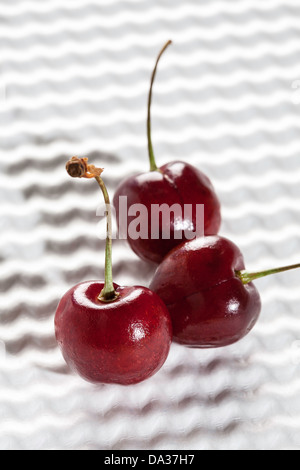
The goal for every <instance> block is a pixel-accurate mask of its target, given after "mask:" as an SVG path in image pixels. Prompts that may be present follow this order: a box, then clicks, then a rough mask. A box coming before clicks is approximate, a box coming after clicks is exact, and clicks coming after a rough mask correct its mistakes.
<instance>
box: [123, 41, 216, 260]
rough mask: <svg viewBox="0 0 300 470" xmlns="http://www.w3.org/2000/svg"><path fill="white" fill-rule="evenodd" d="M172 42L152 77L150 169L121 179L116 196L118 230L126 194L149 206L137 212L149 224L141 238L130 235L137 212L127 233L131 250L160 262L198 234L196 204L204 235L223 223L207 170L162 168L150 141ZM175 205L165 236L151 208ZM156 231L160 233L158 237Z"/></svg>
mask: <svg viewBox="0 0 300 470" xmlns="http://www.w3.org/2000/svg"><path fill="white" fill-rule="evenodd" d="M170 44H171V41H169V42H168V43H167V44H166V45H165V46H164V48H163V49H162V51H161V53H160V54H159V57H158V59H157V62H156V65H155V68H154V71H153V75H152V79H151V87H150V93H149V102H148V120H147V131H148V152H149V160H150V171H149V172H147V173H141V174H138V175H133V176H131V177H129V178H128V179H126V180H124V181H123V182H121V184H120V185H119V187H118V188H117V190H116V193H115V196H114V206H115V209H116V215H117V221H118V223H119V229H121V228H120V215H122V214H121V212H122V211H123V212H124V210H125V209H121V203H120V201H121V199H120V198H121V197H127V207H128V209H129V208H132V207H134V205H135V204H142V205H143V207H144V209H146V211H145V210H143V211H142V213H140V214H138V216H139V222H140V226H141V227H142V228H143V227H146V230H145V233H143V234H141V236H140V237H133V236H132V235H131V233H130V226H131V224H132V223H133V222H134V220H135V218H136V217H137V214H133V215H130V214H129V216H128V220H127V227H126V234H125V235H126V236H127V239H128V242H129V245H130V246H131V248H132V250H133V251H134V252H135V253H136V254H137V255H138V256H139V257H140V258H142V259H144V260H146V261H152V262H154V263H160V262H161V261H162V259H163V258H164V257H165V256H166V254H167V253H169V252H170V251H171V250H172V249H173V248H174V247H175V246H178V245H179V244H181V243H182V242H183V241H185V240H190V239H191V236H190V235H188V236H186V234H185V233H184V231H185V230H189V231H190V233H191V232H194V233H195V234H196V233H197V234H198V225H197V218H199V214H197V205H203V206H204V217H202V220H201V221H200V222H201V224H202V229H201V233H202V234H205V235H215V234H217V233H218V232H219V229H220V225H221V211H220V202H219V200H218V197H217V195H216V192H215V190H214V188H213V185H212V183H211V181H210V180H209V178H208V177H207V176H206V175H205V174H204V173H202V172H201V171H200V170H198V169H197V168H195V167H194V166H192V165H190V164H188V163H186V162H183V161H174V162H171V163H167V164H166V165H164V166H162V167H160V168H158V167H157V165H156V162H155V157H154V152H153V146H152V140H151V115H150V109H151V102H152V88H153V84H154V79H155V75H156V71H157V66H158V62H159V60H160V57H161V56H162V54H163V52H164V51H165V50H166V48H167V47H168V46H169V45H170ZM174 204H176V205H179V206H180V208H181V217H178V216H177V215H176V216H174V215H173V213H171V218H169V227H170V234H169V236H167V237H165V236H164V229H165V222H164V221H163V218H162V217H160V219H157V218H155V219H154V217H152V211H151V209H152V208H153V206H154V205H158V206H162V205H164V206H166V205H167V206H168V208H171V207H172V206H173V205H174ZM187 205H191V206H192V211H191V212H190V213H188V211H185V206H187ZM122 207H123V206H122ZM198 222H199V220H198ZM180 232H181V234H182V236H181V238H178V237H177V234H180ZM122 233H123V230H122ZM153 233H156V234H158V235H157V237H156V238H155V237H154V236H153Z"/></svg>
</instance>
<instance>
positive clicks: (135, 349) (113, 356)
mask: <svg viewBox="0 0 300 470" xmlns="http://www.w3.org/2000/svg"><path fill="white" fill-rule="evenodd" d="M67 170H68V172H69V174H70V175H71V176H73V177H85V178H95V179H96V180H97V182H98V184H99V186H100V188H101V190H102V192H103V195H104V199H105V203H106V210H107V240H106V258H105V259H106V262H105V281H104V282H103V281H90V282H83V283H81V284H79V285H77V286H75V287H73V288H72V289H70V290H69V291H68V292H67V293H66V294H65V295H64V297H63V298H62V300H61V302H60V304H59V306H58V309H57V312H56V315H55V334H56V339H57V341H58V344H59V346H60V348H61V351H62V354H63V356H64V358H65V360H66V362H67V363H68V365H69V366H70V367H71V368H72V369H73V370H74V371H76V372H77V373H78V374H79V375H80V376H81V377H83V378H84V379H86V380H88V381H91V382H94V383H116V384H122V385H130V384H136V383H138V382H141V381H143V380H145V379H147V378H149V377H150V376H152V375H153V374H154V373H156V372H157V371H158V370H159V369H160V368H161V366H162V365H163V364H164V362H165V360H166V358H167V356H168V353H169V349H170V345H171V341H172V326H171V320H170V315H169V313H168V310H167V308H166V306H165V305H164V304H163V302H162V301H161V299H160V298H159V297H158V295H157V294H155V293H154V292H152V291H150V290H149V289H147V288H145V287H139V286H137V287H120V286H118V285H116V284H114V283H113V280H112V259H111V255H112V252H111V250H112V217H111V207H110V201H109V196H108V193H107V190H106V187H105V184H104V182H103V180H102V178H101V177H100V175H101V173H102V170H100V169H97V168H95V167H94V166H91V165H88V161H87V159H78V158H76V157H74V158H73V159H72V160H71V161H70V162H68V164H67Z"/></svg>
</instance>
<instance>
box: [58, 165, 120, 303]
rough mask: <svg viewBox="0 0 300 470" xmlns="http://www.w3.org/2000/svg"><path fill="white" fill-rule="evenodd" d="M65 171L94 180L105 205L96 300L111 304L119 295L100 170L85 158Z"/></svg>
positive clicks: (109, 206)
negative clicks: (101, 278)
mask: <svg viewBox="0 0 300 470" xmlns="http://www.w3.org/2000/svg"><path fill="white" fill-rule="evenodd" d="M66 170H67V172H68V173H69V175H70V176H72V178H88V179H91V178H95V180H96V181H97V183H98V185H99V187H100V189H101V191H102V193H103V196H104V201H105V204H106V247H105V282H104V288H103V289H102V291H101V293H100V295H99V297H98V300H100V301H101V302H113V301H114V300H116V299H117V298H118V297H119V295H118V294H117V292H116V291H115V288H114V283H113V274H112V211H111V205H110V199H109V195H108V192H107V188H106V186H105V184H104V181H103V179H102V178H101V174H102V172H103V169H102V168H96V167H95V166H94V165H89V164H88V159H87V158H78V157H73V158H71V160H69V161H68V163H67V165H66Z"/></svg>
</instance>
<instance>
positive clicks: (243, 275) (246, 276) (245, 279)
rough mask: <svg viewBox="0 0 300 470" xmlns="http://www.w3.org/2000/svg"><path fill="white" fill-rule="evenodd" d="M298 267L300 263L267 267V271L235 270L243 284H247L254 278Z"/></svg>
mask: <svg viewBox="0 0 300 470" xmlns="http://www.w3.org/2000/svg"><path fill="white" fill-rule="evenodd" d="M298 268H300V264H294V265H292V266H285V267H283V268H276V269H269V270H267V271H261V272H257V273H248V272H247V271H236V275H237V276H238V277H239V278H240V279H241V281H242V283H243V284H249V282H253V281H255V280H256V279H260V278H262V277H266V276H271V275H272V274H279V273H284V272H286V271H291V270H293V269H298Z"/></svg>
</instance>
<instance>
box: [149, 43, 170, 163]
mask: <svg viewBox="0 0 300 470" xmlns="http://www.w3.org/2000/svg"><path fill="white" fill-rule="evenodd" d="M171 44H172V41H168V42H167V43H166V44H165V45H164V47H163V48H162V50H161V51H160V53H159V56H158V58H157V61H156V64H155V67H154V70H153V73H152V77H151V85H150V91H149V98H148V119H147V135H148V151H149V160H150V171H159V169H158V167H157V165H156V161H155V156H154V151H153V145H152V138H151V104H152V91H153V85H154V80H155V76H156V72H157V67H158V63H159V61H160V59H161V56H162V55H163V53H164V52H165V50H166V49H167V48H168V47H169V46H170V45H171Z"/></svg>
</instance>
